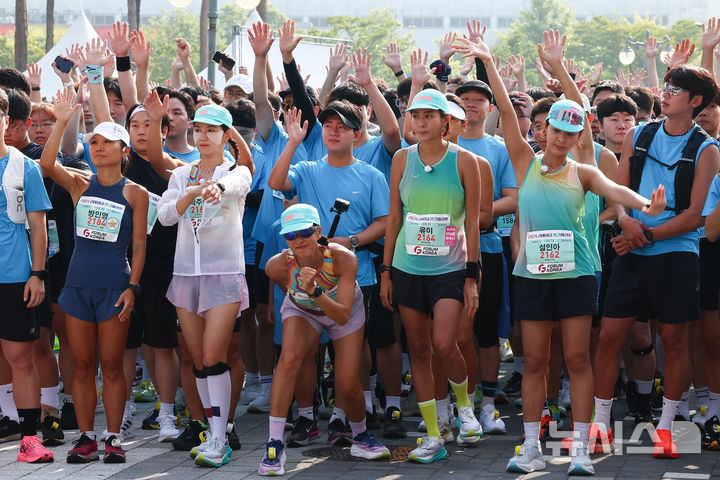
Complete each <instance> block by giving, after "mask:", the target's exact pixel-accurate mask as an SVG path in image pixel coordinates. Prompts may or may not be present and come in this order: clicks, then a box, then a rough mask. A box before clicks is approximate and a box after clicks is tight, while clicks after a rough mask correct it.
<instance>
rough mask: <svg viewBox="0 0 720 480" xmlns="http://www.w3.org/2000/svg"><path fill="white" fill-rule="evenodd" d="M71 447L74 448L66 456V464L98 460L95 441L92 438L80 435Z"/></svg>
mask: <svg viewBox="0 0 720 480" xmlns="http://www.w3.org/2000/svg"><path fill="white" fill-rule="evenodd" d="M73 445H74V447H73V448H72V449H71V450H70V451H69V452H68V454H67V463H88V462H90V461H92V460H97V459H98V458H100V457H99V455H98V446H97V441H96V440H95V439H94V438H90V437H88V436H87V435H85V434H82V435H80V438H78V439H77V440H75V441H74V442H73Z"/></svg>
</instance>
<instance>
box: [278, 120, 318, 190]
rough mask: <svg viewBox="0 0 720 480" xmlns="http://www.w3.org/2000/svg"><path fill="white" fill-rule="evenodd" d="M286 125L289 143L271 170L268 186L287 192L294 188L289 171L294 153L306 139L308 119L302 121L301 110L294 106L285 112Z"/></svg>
mask: <svg viewBox="0 0 720 480" xmlns="http://www.w3.org/2000/svg"><path fill="white" fill-rule="evenodd" d="M285 117H286V118H285V125H287V133H288V137H289V138H288V143H287V145H285V149H284V150H283V151H282V153H281V154H280V157H279V158H278V160H277V163H276V164H275V166H274V167H273V169H272V172H270V178H268V187H270V188H272V189H273V190H280V191H281V192H287V191H289V190H291V189H292V183H290V180H288V178H287V176H288V172H289V171H290V163H291V162H292V158H293V155H295V151H296V150H297V147H298V146H299V145H300V144H301V143H302V142H303V140H304V139H305V135H307V129H308V125H307V120H306V121H304V122H303V121H302V117H301V114H300V111H299V110H298V109H297V108H295V107H293V109H292V111H291V112H287V113H286V114H285Z"/></svg>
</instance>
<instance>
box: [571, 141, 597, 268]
mask: <svg viewBox="0 0 720 480" xmlns="http://www.w3.org/2000/svg"><path fill="white" fill-rule="evenodd" d="M593 147H594V148H595V166H596V167H600V152H601V151H602V149H603V146H602V145H600V144H599V143H597V142H593ZM568 157H570V158H573V157H572V155H571V154H568ZM601 205H602V198H601V197H599V196H597V195H595V194H594V193H593V192H587V193H586V194H585V216H584V217H583V226H584V227H585V236H586V238H587V242H588V246H589V247H590V255H591V256H592V263H593V268H594V269H595V271H596V272H600V271H602V263H601V262H600V246H599V244H600V206H601Z"/></svg>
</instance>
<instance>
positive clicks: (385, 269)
mask: <svg viewBox="0 0 720 480" xmlns="http://www.w3.org/2000/svg"><path fill="white" fill-rule="evenodd" d="M383 272H392V267H388V266H387V265H385V264H384V263H381V264H380V265H379V266H378V273H381V274H382V273H383Z"/></svg>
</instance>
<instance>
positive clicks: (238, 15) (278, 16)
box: [217, 3, 287, 50]
mask: <svg viewBox="0 0 720 480" xmlns="http://www.w3.org/2000/svg"><path fill="white" fill-rule="evenodd" d="M250 12H251V11H250V10H245V9H243V8H240V7H239V6H238V5H237V4H236V3H226V4H225V5H223V6H222V7H220V17H219V18H218V33H217V44H218V49H219V50H224V49H225V48H227V46H228V45H230V42H232V27H233V25H244V24H245V22H246V21H247V19H248V17H249V16H250ZM286 18H287V16H286V15H285V14H284V13H282V12H281V11H280V10H278V8H277V7H276V6H275V5H273V4H272V3H268V4H267V23H268V24H269V25H270V28H273V29H278V28H280V27H282V24H283V22H284V21H285V19H286Z"/></svg>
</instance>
